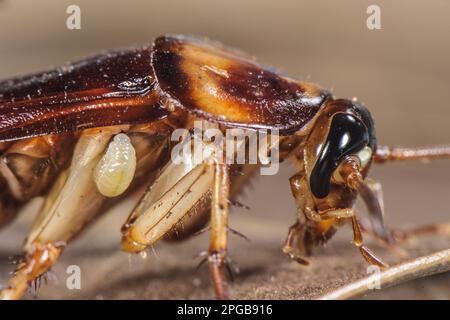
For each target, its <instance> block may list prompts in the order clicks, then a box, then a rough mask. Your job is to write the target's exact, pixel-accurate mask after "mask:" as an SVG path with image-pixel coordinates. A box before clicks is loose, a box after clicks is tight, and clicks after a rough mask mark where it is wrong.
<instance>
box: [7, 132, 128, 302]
mask: <svg viewBox="0 0 450 320" xmlns="http://www.w3.org/2000/svg"><path fill="white" fill-rule="evenodd" d="M119 131H120V129H119V128H116V129H106V128H105V129H102V130H95V129H90V130H86V131H85V132H84V133H83V134H82V135H81V137H80V139H79V141H78V143H77V146H76V147H75V151H74V157H73V160H72V164H71V166H70V168H69V169H68V170H66V171H63V172H62V173H61V174H60V175H59V176H58V178H57V180H56V181H55V182H54V184H53V186H52V188H51V190H50V192H49V194H48V196H47V198H46V201H45V202H44V204H43V206H42V208H41V211H40V212H39V214H38V216H37V217H36V219H35V221H34V223H33V225H32V227H31V230H30V232H29V234H28V237H27V240H26V242H25V248H24V260H23V262H22V263H21V264H19V266H18V267H17V268H16V271H15V273H14V275H13V276H12V278H11V279H10V281H9V284H8V287H7V288H5V289H3V290H2V291H1V292H0V297H1V298H3V299H18V298H20V297H21V296H22V295H23V294H24V293H25V291H26V288H27V287H28V285H29V284H30V283H32V282H33V281H34V280H36V279H38V278H39V277H40V276H42V275H43V274H45V273H46V272H47V271H48V270H49V269H50V268H51V267H52V266H53V265H54V264H55V262H56V261H57V260H58V258H59V256H60V255H61V253H62V249H63V246H62V245H61V243H67V242H69V241H70V240H71V239H72V237H74V236H75V235H77V234H78V233H79V232H80V231H81V230H82V229H83V227H84V226H85V225H86V224H87V223H88V222H89V221H90V220H91V219H92V218H94V217H95V215H96V214H97V213H98V210H99V209H100V207H101V205H102V204H103V202H104V197H103V196H102V195H101V194H100V193H99V192H98V191H97V188H96V185H95V183H94V180H93V179H92V171H93V169H94V167H95V165H96V164H97V163H98V161H99V158H100V157H101V155H102V153H103V151H104V150H105V148H106V146H107V145H108V142H109V141H110V138H111V137H112V135H113V134H115V133H117V132H119Z"/></svg>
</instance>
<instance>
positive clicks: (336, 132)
mask: <svg viewBox="0 0 450 320" xmlns="http://www.w3.org/2000/svg"><path fill="white" fill-rule="evenodd" d="M369 138H370V137H369V133H368V130H367V128H366V126H365V125H364V124H363V123H362V122H361V121H360V120H359V119H358V118H356V117H354V116H352V115H350V114H344V113H338V114H337V115H335V116H334V117H333V119H332V120H331V126H330V131H329V133H328V137H327V139H326V141H325V144H324V145H323V147H322V150H321V151H320V154H319V157H318V158H317V161H316V164H315V166H314V168H313V170H312V172H311V177H310V187H311V191H312V193H313V194H314V196H315V197H316V198H325V197H326V196H327V195H328V193H329V192H330V180H331V176H332V174H333V172H334V171H335V170H336V168H337V167H338V166H339V164H340V163H341V161H342V160H343V159H344V158H345V157H346V156H347V155H350V154H354V153H357V152H358V151H360V150H361V149H362V148H364V147H365V146H366V145H367V144H368V143H369Z"/></svg>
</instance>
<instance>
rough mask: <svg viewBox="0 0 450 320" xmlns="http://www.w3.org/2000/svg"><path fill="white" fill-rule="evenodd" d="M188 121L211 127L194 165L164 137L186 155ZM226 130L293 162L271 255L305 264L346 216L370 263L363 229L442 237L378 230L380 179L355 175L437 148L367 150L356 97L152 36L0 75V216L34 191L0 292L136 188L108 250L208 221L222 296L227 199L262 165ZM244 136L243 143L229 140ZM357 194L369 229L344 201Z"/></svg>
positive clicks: (37, 272) (49, 262)
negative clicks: (138, 192)
mask: <svg viewBox="0 0 450 320" xmlns="http://www.w3.org/2000/svg"><path fill="white" fill-rule="evenodd" d="M198 121H200V122H201V123H202V126H204V127H205V128H209V129H211V130H213V132H215V133H214V134H213V136H214V137H215V138H214V139H212V138H211V139H210V140H209V142H208V141H207V142H202V143H203V146H204V147H206V150H209V149H208V147H212V148H211V150H212V152H209V153H208V152H203V156H205V155H206V156H205V157H204V159H203V160H204V161H200V162H196V161H193V159H194V158H191V157H187V158H184V161H181V162H175V161H174V159H173V157H172V156H173V151H174V150H175V148H176V147H177V146H179V145H178V144H175V143H174V141H173V139H172V138H173V135H174V134H176V133H177V132H179V131H178V130H179V129H180V130H181V129H183V130H185V132H186V133H185V134H181V135H179V137H184V139H181V140H183V143H184V144H183V148H185V150H191V149H195V146H196V143H197V141H196V139H194V138H193V137H194V136H195V134H196V128H195V125H194V124H195V123H196V122H198ZM237 129H239V130H248V131H250V132H258V134H259V133H261V132H266V133H267V136H268V137H270V139H268V141H269V140H270V143H269V142H267V143H265V144H264V146H263V147H261V144H258V147H259V148H260V150H259V151H258V152H259V154H260V155H261V154H264V155H266V156H268V155H271V156H273V155H277V156H278V159H279V160H280V161H283V160H285V159H286V158H289V159H291V160H292V161H293V162H294V163H295V164H296V165H297V167H298V173H297V174H296V175H294V176H293V177H292V178H291V179H290V185H291V189H292V193H293V195H294V198H295V201H296V204H297V208H298V212H297V219H296V220H297V221H296V223H295V224H293V226H291V228H290V229H289V234H288V237H287V240H286V244H285V246H284V248H283V251H284V252H285V253H286V254H287V255H288V256H289V257H290V258H292V259H293V260H295V261H297V262H299V263H302V264H307V263H308V260H307V256H308V255H309V254H310V252H311V251H312V249H313V248H314V247H315V246H318V245H320V244H322V243H324V242H326V241H327V240H328V239H329V238H330V237H331V236H332V235H333V234H334V233H335V231H336V230H337V228H338V227H339V226H341V225H342V224H344V223H351V224H352V226H353V234H354V241H353V242H354V244H355V246H356V247H357V248H358V249H359V250H360V252H361V254H362V256H363V257H364V259H365V260H366V261H368V262H369V263H371V264H375V265H378V266H380V267H385V266H386V264H385V263H384V262H383V261H381V260H380V259H379V258H378V257H377V256H376V255H375V254H373V253H372V252H371V251H370V250H369V249H368V248H367V247H366V246H365V245H364V242H363V237H362V233H363V232H370V233H371V234H373V235H374V236H376V237H377V238H379V239H380V240H382V241H383V242H384V243H386V244H387V245H389V246H393V245H395V244H396V243H397V242H398V241H399V240H403V239H405V238H407V237H411V236H415V235H418V234H423V233H424V232H423V231H424V230H425V232H428V233H436V232H440V231H442V230H447V232H448V229H449V228H448V226H447V229H445V226H443V225H433V226H430V227H428V228H422V229H418V230H416V231H410V232H405V233H400V232H398V231H397V232H393V231H390V230H389V229H387V228H386V227H385V226H384V223H383V212H382V206H381V205H380V203H382V202H381V199H380V198H379V197H380V192H379V190H380V185H379V184H378V183H376V182H374V181H372V180H370V179H368V178H367V175H368V171H369V168H370V166H371V164H372V163H373V162H375V163H384V162H389V161H403V160H421V159H430V160H431V159H437V158H449V157H450V146H444V147H431V148H416V149H401V148H392V149H391V148H387V147H377V142H376V138H375V129H374V123H373V120H372V117H371V115H370V113H369V111H368V110H367V109H366V108H365V107H364V106H363V105H361V104H360V103H358V102H356V101H351V100H345V99H335V98H334V97H333V96H332V95H331V94H330V93H329V92H328V91H326V90H323V89H321V88H319V87H317V86H316V85H313V84H310V83H306V82H301V81H296V80H293V79H290V78H287V77H285V76H281V75H279V74H277V73H275V72H274V71H272V70H269V69H266V68H264V67H262V66H260V65H258V64H256V62H254V61H253V60H251V59H249V58H246V57H244V56H243V55H242V54H240V53H238V52H237V51H235V50H231V49H227V48H225V47H223V46H221V45H220V44H217V43H213V42H209V41H202V40H199V39H195V38H189V37H182V36H163V37H159V38H157V39H156V40H155V41H154V42H153V44H152V45H151V46H144V47H141V48H134V49H130V50H125V51H118V52H113V53H108V54H103V55H99V56H96V57H93V58H90V59H87V60H83V61H80V62H78V63H74V64H69V65H66V66H64V67H61V68H58V69H56V70H52V71H48V72H43V73H38V74H33V75H29V76H25V77H20V78H14V79H11V80H4V81H2V82H0V157H1V158H0V186H1V193H0V224H1V225H4V224H6V223H7V222H9V221H11V220H12V218H13V217H14V216H15V213H16V211H17V210H18V209H19V208H20V206H21V205H22V204H23V203H25V202H27V201H28V200H30V199H31V198H33V197H35V196H39V195H43V196H45V197H46V200H45V202H44V204H43V206H42V208H41V210H40V212H39V214H38V217H37V218H36V220H35V221H34V224H33V226H32V229H31V231H30V232H29V235H28V237H27V240H26V242H25V246H24V251H25V252H24V259H23V262H22V263H20V264H19V265H18V267H17V268H16V270H15V273H14V275H13V276H12V277H11V279H10V281H9V284H8V286H7V287H6V288H5V289H3V290H2V291H1V292H0V297H2V298H4V299H14V298H20V297H21V296H22V295H23V293H24V292H25V291H26V288H27V285H28V284H29V283H31V282H33V281H34V280H35V279H37V278H38V277H40V276H41V275H43V274H44V273H45V272H47V271H48V270H49V269H50V268H51V267H52V266H53V265H54V264H55V262H56V260H57V259H58V257H59V256H60V255H61V253H62V251H63V249H64V247H65V245H67V244H68V243H69V242H70V240H71V239H73V238H74V237H75V236H76V235H78V234H79V233H80V231H81V230H82V229H83V227H84V226H86V225H87V224H88V223H89V222H90V221H92V220H93V218H95V217H96V216H98V215H99V214H100V213H101V212H103V211H105V209H106V208H107V207H108V206H110V205H111V204H112V203H114V202H116V201H117V200H120V199H121V198H122V197H123V196H124V195H126V194H127V193H129V192H130V191H131V190H133V189H136V188H137V187H138V186H140V185H142V184H147V185H148V187H147V191H146V192H145V194H144V195H143V196H142V198H141V200H140V202H139V203H138V204H137V206H136V207H135V209H134V210H133V211H132V212H131V214H130V216H129V218H128V219H127V221H126V222H125V224H124V225H123V227H122V233H123V238H122V249H123V250H125V251H129V252H140V251H142V250H145V249H146V248H147V247H148V246H151V245H152V244H154V243H155V242H156V241H158V240H160V239H164V240H168V241H173V240H180V239H183V238H186V237H188V236H189V235H192V234H194V233H196V232H198V231H199V230H201V229H204V227H205V225H206V224H207V223H208V222H209V224H210V225H209V229H210V232H211V241H210V246H209V249H208V251H207V254H206V261H207V262H208V265H209V269H210V272H211V275H212V280H213V283H214V287H215V292H216V296H217V298H227V297H228V288H227V282H226V279H225V272H224V270H225V269H226V263H227V261H228V259H227V235H228V231H230V230H231V229H229V227H228V207H229V203H230V202H229V201H233V198H234V197H235V196H236V195H237V194H238V193H239V191H240V189H241V188H242V186H243V185H245V183H246V182H247V180H248V178H249V177H250V176H251V174H252V173H253V172H254V171H255V169H258V168H260V167H261V164H264V163H260V162H258V163H254V162H252V161H251V157H250V156H246V157H243V158H240V160H241V161H233V160H236V159H238V158H239V156H237V157H236V158H234V157H232V158H229V157H228V154H226V155H224V154H223V153H222V152H219V151H223V150H219V148H217V147H216V146H217V144H216V142H217V141H216V140H217V139H218V137H220V134H221V133H225V131H227V130H237ZM214 130H215V131H214ZM191 133H193V134H194V135H191ZM275 133H276V134H275ZM186 137H190V138H186ZM253 142H254V141H253ZM253 142H252V139H250V138H248V137H245V139H243V140H241V144H240V148H244V149H246V148H250V147H251V146H252V143H253ZM275 142H276V143H275ZM183 150H184V149H183ZM233 150H234V149H233ZM230 160H231V161H230ZM358 194H360V195H361V197H362V199H363V200H364V201H365V203H366V205H367V209H368V210H367V211H368V213H369V216H370V219H369V220H368V221H370V222H369V223H367V221H366V220H362V219H358V218H357V213H356V212H355V210H354V208H353V207H354V203H355V200H356V197H357V195H358Z"/></svg>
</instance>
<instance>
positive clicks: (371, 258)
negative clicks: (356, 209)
mask: <svg viewBox="0 0 450 320" xmlns="http://www.w3.org/2000/svg"><path fill="white" fill-rule="evenodd" d="M351 219H352V228H353V244H354V245H355V246H357V247H358V248H359V251H360V252H361V255H362V256H363V258H364V259H365V260H366V261H367V262H368V263H370V264H373V265H376V266H379V267H381V268H387V267H389V266H388V265H387V264H386V263H384V262H383V261H382V260H381V259H380V258H378V257H377V256H376V255H375V254H374V253H373V252H372V251H371V250H370V249H369V248H367V247H366V246H365V245H364V240H363V236H362V232H361V226H360V224H359V222H358V219H357V218H356V216H355V215H353V217H352V218H351Z"/></svg>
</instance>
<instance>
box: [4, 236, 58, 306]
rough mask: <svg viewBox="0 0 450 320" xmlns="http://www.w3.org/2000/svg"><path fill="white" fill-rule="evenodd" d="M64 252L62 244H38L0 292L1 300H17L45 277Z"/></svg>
mask: <svg viewBox="0 0 450 320" xmlns="http://www.w3.org/2000/svg"><path fill="white" fill-rule="evenodd" d="M62 250H63V245H60V244H52V243H47V244H36V245H34V246H33V248H32V249H30V250H29V251H28V252H27V254H26V256H25V259H24V261H23V262H21V263H20V264H19V265H18V267H17V268H16V270H15V271H14V274H13V276H12V277H11V278H10V280H9V282H8V285H7V287H6V288H4V289H3V290H1V291H0V300H17V299H20V298H21V297H22V296H23V295H24V294H25V292H26V290H27V288H28V284H29V283H31V282H33V281H35V280H36V279H38V278H39V277H41V276H42V275H44V274H45V273H46V272H47V271H48V270H49V269H50V268H51V267H52V266H53V265H54V264H55V262H56V260H57V259H58V258H59V256H60V255H61V253H62Z"/></svg>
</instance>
